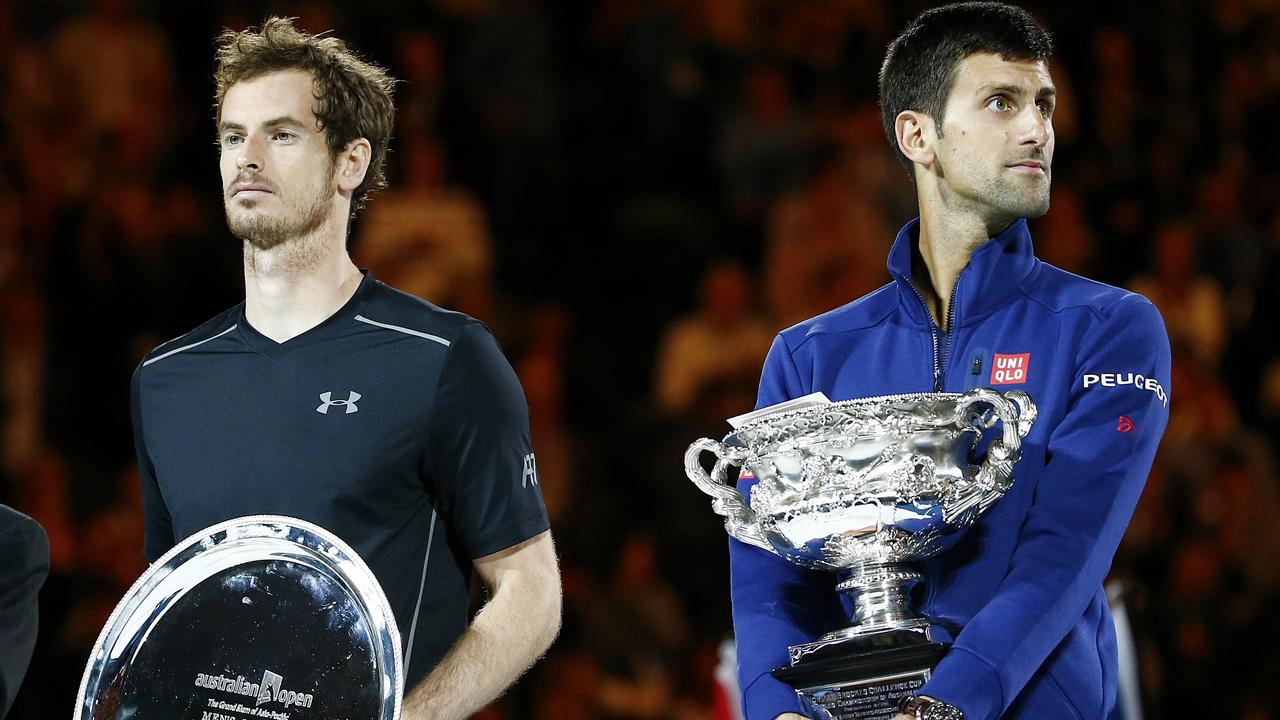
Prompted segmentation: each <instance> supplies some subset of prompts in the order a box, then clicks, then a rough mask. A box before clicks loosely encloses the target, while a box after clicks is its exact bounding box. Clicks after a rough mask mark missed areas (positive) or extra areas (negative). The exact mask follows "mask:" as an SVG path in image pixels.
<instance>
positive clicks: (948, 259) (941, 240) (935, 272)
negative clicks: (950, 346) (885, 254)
mask: <svg viewBox="0 0 1280 720" xmlns="http://www.w3.org/2000/svg"><path fill="white" fill-rule="evenodd" d="M929 195H930V196H931V197H928V198H926V195H925V193H921V194H920V198H921V199H920V243H919V248H918V251H917V253H918V256H917V253H913V255H912V261H911V272H912V276H913V277H912V281H913V282H914V283H915V286H916V289H917V290H919V291H920V294H921V295H922V296H923V297H924V301H925V307H926V308H928V310H929V313H930V314H931V315H932V316H933V321H934V323H935V324H937V326H938V327H940V328H942V329H943V330H946V331H948V332H949V331H950V330H951V303H952V301H953V300H954V299H955V298H953V297H952V291H953V290H955V287H956V281H957V280H958V279H959V277H960V273H961V272H963V271H964V269H965V268H966V267H968V266H969V259H970V258H971V257H972V256H973V251H974V250H977V249H978V248H979V247H981V246H982V245H983V244H985V243H986V242H987V240H989V239H990V238H991V237H992V236H993V235H995V234H997V233H998V232H999V231H1000V230H1001V229H1003V227H1004V226H1006V225H1007V224H1008V223H1004V222H1003V221H996V222H995V223H994V224H995V225H999V226H1000V227H997V228H994V229H993V228H992V223H991V222H990V221H988V220H985V219H983V218H982V217H980V216H979V215H977V214H975V213H972V212H959V211H957V209H956V208H955V207H954V203H948V202H947V201H945V200H943V199H942V198H940V197H938V195H937V194H936V193H930V194H929ZM917 261H921V262H917Z"/></svg>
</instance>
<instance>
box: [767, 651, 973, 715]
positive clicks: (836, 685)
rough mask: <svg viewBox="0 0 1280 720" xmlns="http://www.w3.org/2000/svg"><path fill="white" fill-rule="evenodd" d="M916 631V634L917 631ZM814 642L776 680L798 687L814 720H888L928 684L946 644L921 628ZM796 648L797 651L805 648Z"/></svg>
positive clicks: (798, 693) (777, 675) (776, 674)
mask: <svg viewBox="0 0 1280 720" xmlns="http://www.w3.org/2000/svg"><path fill="white" fill-rule="evenodd" d="M913 630H914V631H913ZM913 630H898V631H889V632H884V633H875V634H874V635H869V636H868V635H863V636H859V637H857V638H850V639H846V640H844V641H834V642H832V641H827V642H821V643H813V644H812V645H818V646H819V647H816V648H809V649H808V652H804V653H801V654H800V655H799V657H798V659H796V660H795V661H794V662H793V663H792V665H791V666H790V667H786V668H780V669H778V670H774V671H773V676H774V677H776V678H778V679H779V680H781V681H783V682H785V683H786V684H788V685H790V686H791V687H792V688H794V689H795V691H796V694H797V695H798V696H799V697H800V699H801V702H803V703H804V704H805V705H806V706H807V707H808V713H809V716H810V717H812V718H814V720H890V719H891V718H892V717H893V716H894V715H896V714H897V713H898V703H899V702H901V700H902V698H904V697H907V696H909V695H914V694H916V692H917V691H919V689H920V688H921V687H923V686H924V684H925V683H926V682H928V680H929V676H930V675H931V674H932V672H933V668H934V666H935V665H937V664H938V661H940V660H941V659H942V656H943V655H944V654H946V652H947V645H945V644H943V643H940V642H933V641H931V640H930V639H929V638H928V632H927V630H925V631H924V632H921V630H923V629H913ZM805 647H806V646H798V647H797V648H792V651H793V652H792V656H793V657H795V656H796V653H795V652H794V651H795V650H797V649H799V648H805Z"/></svg>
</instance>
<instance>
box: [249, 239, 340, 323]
mask: <svg viewBox="0 0 1280 720" xmlns="http://www.w3.org/2000/svg"><path fill="white" fill-rule="evenodd" d="M328 229H329V228H322V229H321V231H320V232H317V233H315V234H313V235H309V236H304V237H298V238H294V239H291V240H288V241H286V242H283V243H281V244H280V245H277V246H276V247H274V248H271V249H269V250H261V249H258V248H255V247H253V246H252V245H250V244H249V243H245V247H244V286H245V305H244V312H245V318H246V319H247V320H248V321H249V324H250V325H252V326H253V327H254V329H255V330H257V331H258V332H260V333H262V334H263V335H265V336H267V337H269V338H271V339H272V340H275V341H276V342H278V343H283V342H285V341H287V340H289V339H291V338H294V337H297V336H298V335H301V334H302V333H304V332H306V331H308V330H310V329H311V328H313V327H315V326H317V325H319V324H320V323H322V322H324V321H325V320H326V319H328V318H329V317H330V316H331V315H333V314H334V313H335V312H337V311H338V310H339V309H340V308H341V307H342V306H343V305H345V304H346V303H347V301H348V300H350V299H351V296H352V295H354V294H355V292H356V288H358V287H359V286H360V280H361V277H362V276H361V274H360V270H359V269H358V268H357V267H356V266H355V263H353V262H351V256H350V255H348V254H347V250H346V247H345V245H344V244H343V243H342V242H341V241H340V240H338V241H334V239H333V238H332V237H329V235H331V234H332V233H330V232H325V230H328Z"/></svg>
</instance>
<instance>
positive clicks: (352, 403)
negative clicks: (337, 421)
mask: <svg viewBox="0 0 1280 720" xmlns="http://www.w3.org/2000/svg"><path fill="white" fill-rule="evenodd" d="M332 397H333V393H331V392H323V393H320V401H321V405H320V407H318V408H316V412H318V413H320V414H321V415H328V414H329V408H331V407H333V406H334V405H337V406H340V407H346V408H347V409H346V413H347V414H348V415H350V414H351V413H353V412H360V408H358V407H356V401H357V400H359V399H360V393H358V392H356V391H355V390H352V391H351V394H350V396H349V397H347V399H346V400H331V399H330V398H332Z"/></svg>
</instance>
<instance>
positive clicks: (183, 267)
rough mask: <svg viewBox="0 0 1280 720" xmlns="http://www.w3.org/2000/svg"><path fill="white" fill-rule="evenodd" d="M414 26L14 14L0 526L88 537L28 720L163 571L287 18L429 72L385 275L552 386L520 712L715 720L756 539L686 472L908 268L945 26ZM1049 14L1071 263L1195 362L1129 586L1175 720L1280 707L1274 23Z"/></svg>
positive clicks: (1254, 8) (2, 12)
mask: <svg viewBox="0 0 1280 720" xmlns="http://www.w3.org/2000/svg"><path fill="white" fill-rule="evenodd" d="M400 5H401V4H399V3H393V2H390V1H389V0H365V1H364V2H360V3H337V2H296V3H290V2H280V3H268V2H223V3H178V2H174V3H165V2H159V1H158V0H152V1H150V2H144V1H141V0H138V1H135V2H129V1H128V0H104V1H103V2H97V3H88V2H71V1H69V0H62V1H55V2H41V3H36V2H20V3H16V4H15V3H12V2H0V391H2V394H0V443H2V445H0V501H3V502H6V503H8V504H11V505H13V506H14V507H16V508H18V509H20V510H23V511H24V512H27V513H28V514H30V515H33V516H34V517H36V518H37V519H38V520H39V521H40V522H41V523H42V524H43V525H44V527H45V528H46V529H47V530H48V532H49V535H50V539H51V541H52V547H53V571H52V574H51V576H50V578H49V580H48V582H47V583H46V585H45V587H44V591H43V593H42V596H41V612H42V618H41V620H42V626H41V637H40V642H39V645H38V647H37V651H36V657H35V660H34V662H33V664H32V666H31V670H30V672H29V674H28V678H27V681H26V685H25V687H24V689H23V691H22V694H21V695H20V697H19V699H18V702H17V706H16V707H15V709H14V710H13V712H12V714H11V717H12V718H13V719H14V720H32V719H37V718H40V719H43V718H58V717H66V716H68V715H69V714H70V712H71V710H72V706H73V704H74V698H75V693H76V689H77V687H78V684H79V681H80V677H81V675H82V672H83V669H84V665H85V662H86V660H87V656H88V652H89V649H90V647H91V646H92V644H93V641H94V640H95V638H96V636H97V634H98V632H99V630H100V628H101V627H102V624H103V622H104V621H105V620H106V618H107V615H108V614H109V612H110V610H111V609H112V607H113V606H114V605H115V603H116V602H117V601H118V600H119V598H120V597H121V595H122V594H123V593H124V591H125V590H126V589H127V588H128V587H129V585H130V584H131V583H132V581H133V580H134V579H135V578H136V577H137V576H138V574H139V573H141V572H142V570H143V569H144V567H145V564H144V561H143V559H142V554H141V543H142V521H141V517H140V510H139V500H138V492H137V480H136V476H135V471H134V467H133V454H132V443H131V435H130V427H129V407H128V403H129V401H128V386H129V374H130V372H131V371H132V369H133V367H134V366H135V364H136V363H137V362H138V360H139V358H140V357H141V355H142V354H143V353H144V352H146V351H147V350H149V349H150V348H152V347H154V346H155V345H157V344H159V343H160V342H162V341H164V340H166V339H168V338H171V337H174V336H176V335H179V334H181V333H183V332H185V331H186V330H188V329H190V328H192V327H194V326H196V325H197V324H199V323H200V322H202V321H203V320H205V319H207V318H208V317H210V316H212V315H213V314H215V313H216V312H218V311H219V310H221V309H223V308H225V307H228V306H230V305H233V304H235V303H237V302H239V301H240V299H241V298H242V279H241V275H240V252H239V247H238V242H237V241H235V240H234V239H233V238H231V237H230V236H229V234H228V233H227V231H226V229H225V226H224V224H223V219H222V214H221V207H220V194H219V180H218V174H217V172H218V171H217V158H216V152H215V148H214V132H213V126H212V121H211V106H212V93H213V86H212V81H211V79H210V75H211V72H212V56H213V37H214V36H215V35H216V34H217V32H218V31H219V30H220V29H221V28H222V27H224V26H230V27H233V28H243V27H245V26H247V25H251V24H257V23H259V22H261V20H262V19H263V18H264V17H265V15H266V14H268V13H269V12H274V13H278V14H284V15H293V16H299V17H300V18H301V20H300V24H301V25H302V26H303V27H305V28H307V29H309V30H312V31H322V30H327V29H334V30H335V32H336V33H337V34H338V35H339V36H340V37H343V38H345V39H347V40H348V41H350V42H351V43H352V44H354V46H355V47H356V48H358V49H359V50H360V51H361V52H362V53H364V54H365V55H366V56H367V57H368V58H369V59H371V60H374V61H376V62H378V63H381V64H383V65H386V66H388V67H390V68H391V70H392V72H393V73H394V74H395V75H396V76H397V77H399V78H401V79H403V80H404V82H403V84H401V85H400V86H399V89H398V94H397V107H398V109H399V110H398V116H397V122H398V128H397V133H396V139H395V141H394V142H393V145H392V153H391V155H390V159H389V163H390V174H391V178H392V187H391V189H390V190H389V191H386V192H384V193H382V194H381V195H377V196H373V197H371V198H370V206H369V210H368V211H367V212H366V213H365V214H364V215H362V216H361V217H360V218H359V219H358V220H357V222H356V224H355V226H354V236H353V241H352V251H353V254H354V256H355V258H356V260H357V263H358V264H360V265H362V266H365V267H371V268H373V270H374V272H375V274H376V275H377V276H378V277H379V278H380V279H384V280H387V281H389V282H391V283H392V284H395V285H398V286H400V287H402V288H405V289H408V290H411V291H415V292H419V293H421V294H424V295H425V296H426V297H428V298H429V299H431V300H433V301H435V302H437V303H438V304H442V305H446V306H450V307H455V308H459V309H462V310H464V311H467V312H470V313H472V314H473V315H476V316H477V317H480V318H481V319H483V320H485V321H486V322H488V323H489V324H490V325H491V327H492V328H493V329H494V331H495V332H496V333H497V335H498V337H499V339H500V340H501V341H502V343H503V346H504V348H505V349H506V351H507V353H508V356H509V357H510V359H511V361H512V363H513V365H514V366H515V367H516V369H517V371H518V372H519V374H520V377H521V379H522V381H523V383H524V385H525V389H526V392H527V394H528V397H529V401H530V405H531V408H532V417H533V426H534V427H533V430H534V442H535V446H536V448H537V452H538V460H539V467H540V471H541V480H542V486H543V489H544V493H545V495H546V498H547V502H548V505H549V507H550V510H551V513H552V517H553V523H554V527H555V532H556V539H557V543H558V549H559V551H560V553H561V556H562V562H563V571H564V576H565V591H566V623H565V629H564V632H563V634H562V637H561V638H560V640H559V641H558V642H557V644H556V645H555V646H554V648H553V649H552V651H551V652H550V654H549V656H548V657H547V658H546V659H545V660H544V661H542V662H541V663H540V664H539V665H538V667H537V668H535V670H534V671H533V672H532V673H531V674H530V675H529V676H528V677H527V678H526V679H525V680H524V681H522V682H521V683H520V684H519V685H518V686H517V687H516V689H515V690H514V691H512V692H511V693H509V694H508V695H507V696H506V697H505V698H504V699H503V700H501V701H500V702H499V703H498V704H497V705H495V706H494V707H493V708H491V709H489V710H487V711H486V714H487V716H488V717H491V718H551V717H555V718H682V719H683V718H707V717H721V716H722V715H721V714H720V713H721V712H722V711H723V708H722V707H721V703H722V698H719V697H718V696H717V694H716V692H715V683H714V680H713V669H714V667H715V665H716V663H717V647H718V645H719V644H720V642H721V640H722V639H723V638H725V637H726V635H727V633H728V632H729V621H728V600H727V573H726V569H725V564H726V557H725V541H724V534H723V530H722V529H721V528H720V523H719V521H718V519H717V518H716V517H715V516H714V515H713V514H712V512H711V509H710V503H709V500H708V499H707V498H706V497H705V496H703V495H701V494H700V493H699V492H698V491H697V490H696V489H694V488H693V486H692V485H691V484H690V483H689V481H688V480H687V479H685V477H684V475H683V472H682V470H681V462H680V456H681V453H682V451H683V449H684V447H685V446H686V445H687V444H688V443H689V442H690V441H691V440H693V439H694V438H696V437H699V436H702V435H709V436H715V437H719V436H721V435H723V434H724V432H725V431H726V430H727V427H726V426H725V425H724V423H723V418H725V417H727V416H729V415H733V414H737V413H739V412H742V411H745V410H747V409H749V408H750V407H751V405H752V404H753V400H754V391H755V383H756V379H757V377H758V372H759V365H760V361H761V359H762V358H763V355H764V352H765V350H766V349H767V346H768V342H769V339H770V337H771V335H772V334H773V333H775V332H776V331H777V330H779V329H781V328H782V327H785V326H787V325H790V324H792V323H794V322H796V321H798V320H801V319H803V318H805V317H808V316H810V315H812V314H815V313H817V312H820V311H822V310H825V309H828V308H830V307H834V306H836V305H839V304H842V303H844V302H847V301H849V300H851V299H853V298H855V297H857V296H858V295H860V294H862V293H864V292H866V291H868V290H870V289H873V288H874V287H876V286H878V285H880V284H881V283H883V282H885V281H887V279H888V278H887V273H886V272H885V271H884V265H883V258H884V254H885V251H886V250H887V248H888V245H889V243H890V241H891V240H892V237H893V234H894V232H895V231H896V229H897V228H898V227H899V225H900V224H901V223H902V222H904V221H905V220H907V219H908V218H910V217H911V216H912V215H913V214H914V211H913V208H914V199H913V196H912V190H911V187H910V185H909V183H908V180H907V177H906V175H905V173H904V172H902V170H901V168H900V167H899V166H898V165H897V164H896V162H895V160H894V159H893V156H892V155H891V154H890V150H889V147H888V145H887V143H886V141H885V139H884V137H883V134H882V132H881V129H880V121H879V111H878V108H877V107H876V105H875V76H876V72H877V70H878V67H879V62H880V59H881V57H882V55H883V51H884V48H885V46H886V44H887V43H888V41H889V40H890V39H891V38H892V36H893V35H894V34H895V32H896V31H897V30H898V29H900V28H901V27H902V25H903V24H904V23H905V22H906V20H908V19H909V18H910V17H912V16H914V15H915V14H916V13H917V12H919V11H920V10H921V9H923V8H924V7H927V6H928V5H929V3H921V2H890V1H889V0H879V1H877V0H831V1H828V2H817V1H813V0H810V1H806V0H706V1H705V2H694V1H685V0H603V1H601V2H573V1H566V2H548V1H545V0H543V1H539V0H524V1H519V0H435V1H433V2H420V3H414V4H413V6H414V7H413V8H412V9H409V8H402V7H400ZM405 5H408V4H405ZM1028 7H1029V8H1030V9H1032V10H1033V11H1034V12H1035V13H1036V14H1037V15H1038V16H1039V17H1040V19H1041V20H1042V21H1043V22H1044V23H1045V24H1046V25H1047V26H1048V27H1049V28H1050V29H1051V30H1052V31H1053V33H1054V34H1055V37H1056V41H1057V46H1058V55H1057V57H1056V59H1055V60H1054V63H1053V66H1052V71H1053V76H1054V79H1055V81H1056V83H1057V84H1058V87H1059V89H1060V95H1061V100H1060V105H1059V111H1058V115H1057V116H1056V117H1055V126H1056V129H1057V137H1058V148H1057V156H1056V162H1055V163H1054V176H1055V177H1054V179H1055V182H1054V188H1053V209H1052V210H1051V211H1050V213H1049V214H1048V215H1047V216H1046V217H1045V218H1043V219H1041V220H1038V221H1036V222H1034V223H1033V235H1034V237H1035V239H1036V242H1037V250H1038V253H1039V254H1040V255H1041V257H1043V258H1044V259H1046V260H1048V261H1050V262H1053V263H1055V264H1057V265H1060V266H1062V267H1065V268H1068V269H1070V270H1073V271H1076V272H1079V273H1082V274H1085V275H1088V276H1090V277H1094V278H1097V279H1100V280H1103V281H1106V282H1109V283H1113V284H1117V285H1121V286H1124V287H1129V288H1132V289H1135V290H1138V291H1140V292H1143V293H1144V294H1147V295H1148V297H1151V298H1152V299H1153V300H1154V301H1155V302H1156V304H1157V305H1158V306H1159V307H1160V309H1161V310H1162V311H1163V313H1164V315H1165V319H1166V322H1167V323H1168V326H1169V331H1170V336H1171V339H1172V341H1173V347H1174V379H1173V403H1172V405H1171V412H1172V417H1171V420H1170V423H1169V429H1168V431H1167V433H1166V436H1165V441H1164V444H1163V446H1162V449H1161V452H1160V455H1159V456H1158V458H1157V460H1156V465H1155V468H1154V469H1153V471H1152V474H1151V478H1150V481H1149V482H1148V486H1147V490H1146V493H1145V495H1144V497H1143V500H1142V503H1141V506H1140V508H1139V510H1138V513H1137V515H1136V516H1135V519H1134V521H1133V523H1132V525H1131V528H1130V531H1129V533H1128V535H1127V536H1126V539H1125V542H1124V545H1123V547H1122V548H1121V550H1120V553H1119V555H1118V557H1117V560H1116V563H1115V567H1114V569H1113V573H1112V575H1113V579H1114V580H1118V581H1121V582H1123V583H1124V587H1125V588H1127V593H1126V602H1127V606H1128V610H1129V613H1130V616H1131V619H1132V622H1133V624H1134V631H1135V637H1136V643H1137V647H1138V653H1139V662H1140V672H1141V684H1142V690H1143V696H1144V706H1145V710H1146V714H1147V717H1149V718H1181V717H1232V718H1236V717H1240V718H1244V717H1247V718H1268V717H1280V711H1277V710H1276V709H1275V706H1276V705H1277V703H1276V702H1275V700H1274V697H1275V688H1276V684H1277V681H1278V680H1280V668H1278V667H1277V663H1278V662H1280V660H1277V658H1278V657H1280V653H1277V652H1276V651H1277V649H1280V643H1278V642H1277V633H1278V632H1280V628H1278V627H1277V617H1278V616H1277V613H1276V611H1275V610H1274V608H1275V607H1277V605H1276V601H1277V599H1278V598H1277V595H1278V590H1280V563H1277V562H1276V560H1275V557H1276V553H1277V552H1278V551H1280V522H1277V520H1276V518H1277V516H1278V514H1280V513H1278V511H1280V493H1278V492H1277V480H1278V476H1277V472H1276V469H1275V459H1276V458H1275V454H1276V453H1275V450H1276V441H1277V438H1278V437H1280V340H1277V333H1276V330H1277V328H1280V323H1278V322H1277V289H1276V280H1277V270H1278V269H1280V265H1278V261H1280V213H1278V212H1277V205H1278V204H1280V203H1278V201H1280V174H1278V173H1277V170H1276V158H1277V157H1278V155H1280V154H1278V153H1277V150H1280V147H1278V144H1280V143H1278V142H1277V136H1276V131H1275V126H1276V120H1277V116H1278V112H1277V111H1280V22H1278V20H1277V11H1276V10H1275V9H1274V5H1270V6H1269V5H1268V4H1267V3H1261V2H1247V1H1245V0H1232V1H1228V2H1218V3H1206V2H1192V1H1191V0H1166V1H1164V2H1152V3H1120V2H1109V3H1100V2H1099V3H1093V2H1073V3H1053V4H1050V3H1039V2H1037V3H1031V4H1029V5H1028ZM0 651H2V650H0Z"/></svg>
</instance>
